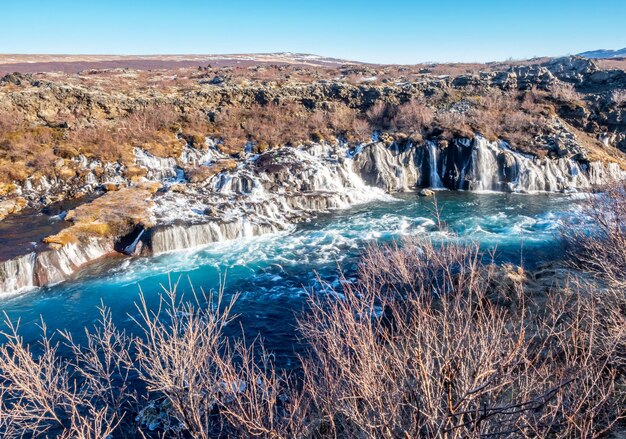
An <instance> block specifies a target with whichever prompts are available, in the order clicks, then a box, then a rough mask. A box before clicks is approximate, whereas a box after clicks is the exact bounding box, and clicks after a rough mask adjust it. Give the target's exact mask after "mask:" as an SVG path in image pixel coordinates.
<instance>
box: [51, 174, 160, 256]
mask: <svg viewBox="0 0 626 439" xmlns="http://www.w3.org/2000/svg"><path fill="white" fill-rule="evenodd" d="M158 187H159V185H158V184H157V185H154V184H139V185H137V186H133V187H128V188H121V189H120V190H118V191H113V192H107V193H106V194H104V195H103V196H101V197H99V198H96V199H95V200H93V201H92V202H90V203H87V204H83V205H81V206H78V207H77V208H76V209H74V210H71V211H69V212H68V214H67V216H66V217H65V219H66V220H67V221H70V222H71V223H72V225H71V226H70V227H68V228H66V229H63V230H61V231H60V232H59V233H57V234H56V235H51V236H48V237H46V238H44V242H45V243H47V244H51V245H53V246H57V247H60V246H64V245H66V244H69V243H75V242H77V241H80V240H82V239H86V238H90V237H93V236H99V237H114V238H115V237H119V236H124V235H126V234H128V233H130V232H131V231H132V230H133V229H134V228H135V227H136V226H137V225H140V226H142V227H150V226H152V225H153V224H152V222H153V219H152V217H151V213H150V207H151V205H152V201H151V198H152V194H153V193H154V192H155V191H156V190H157V189H158Z"/></svg>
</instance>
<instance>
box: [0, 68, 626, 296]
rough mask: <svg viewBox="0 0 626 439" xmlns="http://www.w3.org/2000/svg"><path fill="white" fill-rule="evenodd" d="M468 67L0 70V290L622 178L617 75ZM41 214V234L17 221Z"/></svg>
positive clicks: (625, 79) (624, 83)
mask: <svg viewBox="0 0 626 439" xmlns="http://www.w3.org/2000/svg"><path fill="white" fill-rule="evenodd" d="M481 67H482V68H483V70H476V71H468V72H464V73H457V74H454V75H435V74H432V73H430V72H429V71H428V70H429V69H423V68H419V69H417V70H416V69H413V70H411V68H410V67H401V66H395V67H394V66H381V67H377V68H374V67H367V66H354V65H346V66H341V67H336V68H333V69H317V70H316V69H313V70H303V69H301V68H295V67H290V68H288V67H285V66H275V67H271V68H272V69H273V70H272V74H271V75H270V76H271V78H272V80H267V78H266V76H267V72H266V70H267V68H269V67H267V66H256V67H246V69H240V70H236V69H232V68H219V69H215V68H212V67H210V66H208V67H200V68H199V69H193V70H186V71H185V70H180V71H178V72H177V73H176V75H175V76H174V77H170V79H167V81H166V82H165V85H161V86H158V87H157V86H154V87H153V86H152V85H150V84H151V82H150V81H164V79H163V75H165V73H168V72H150V73H146V72H138V71H137V72H135V71H118V70H112V71H108V70H105V71H94V72H81V73H79V74H76V75H64V76H55V75H45V74H40V75H20V74H15V75H7V76H5V77H3V78H2V79H1V80H0V116H2V117H0V128H1V129H0V134H1V135H0V169H1V170H3V174H2V175H0V177H1V178H0V221H2V220H3V219H4V218H7V217H9V218H11V221H12V222H11V224H15V225H14V227H16V228H18V229H20V228H22V227H23V228H24V229H28V228H34V229H36V230H35V231H32V230H31V231H30V232H29V233H17V232H19V230H18V231H17V232H16V233H14V234H11V236H13V235H15V237H11V238H10V239H7V245H5V246H4V247H5V248H7V247H10V251H9V250H5V251H4V252H3V251H2V248H3V247H2V246H0V296H1V295H9V294H16V293H18V292H20V291H24V290H27V289H31V288H36V287H41V286H46V285H52V284H55V283H59V282H62V281H64V280H66V279H68V278H70V277H71V276H73V275H74V274H75V273H76V272H78V271H80V270H81V269H82V268H83V267H85V266H86V265H88V264H90V263H92V262H93V261H95V260H98V259H100V258H103V257H106V256H107V255H111V254H123V255H129V256H131V257H133V256H152V255H156V254H160V253H165V252H169V251H176V250H181V249H187V248H194V247H199V246H203V245H207V244H210V243H212V242H216V241H224V240H230V239H237V238H241V237H248V236H254V235H260V234H267V233H273V232H279V231H284V230H288V229H290V228H292V227H293V226H294V224H296V223H298V222H300V221H304V220H306V219H309V218H311V217H312V216H315V215H316V214H318V213H319V212H326V211H330V210H334V209H341V208H346V207H349V206H353V205H355V204H357V203H364V202H368V201H372V200H377V199H386V198H388V197H390V196H391V195H390V194H393V193H394V192H407V191H419V190H420V189H425V190H424V191H423V194H430V193H431V190H465V191H483V192H485V191H494V192H518V193H535V192H576V191H590V190H593V189H594V188H596V187H601V186H605V185H608V184H611V183H613V182H615V181H619V180H623V179H624V178H625V177H626V154H625V153H624V151H626V124H625V123H624V120H625V114H626V113H625V112H626V106H625V105H626V98H625V96H626V94H623V93H622V92H620V90H622V91H623V89H624V88H625V87H626V71H623V70H602V69H600V68H599V67H598V66H597V65H596V64H595V63H594V62H593V61H590V60H586V59H582V58H577V57H568V58H560V59H553V60H547V61H542V62H540V63H535V64H533V63H531V62H528V63H521V64H520V63H518V64H515V63H513V64H511V65H503V66H500V67H497V66H495V67H494V66H490V65H483V66H481ZM179 74H180V77H179ZM238 75H239V76H238ZM337 75H338V76H337ZM379 76H380V77H383V78H384V79H382V80H379V78H378V77H379ZM59 78H60V79H59ZM264 78H265V79H264ZM372 78H373V79H372ZM112 79H115V80H119V81H120V83H119V84H117V85H116V87H117V88H115V87H108V88H107V84H108V81H110V80H112ZM146 87H147V88H146ZM70 108H71V109H72V111H71V112H70V111H69V110H68V109H70ZM70 113H71V114H70ZM3 118H4V119H3ZM13 119H16V120H18V122H19V123H17V122H16V123H14V121H13ZM135 131H137V132H135ZM257 133H259V135H257ZM306 139H308V140H306ZM37 148H38V149H37ZM20 151H21V152H20ZM40 155H41V156H43V158H42V157H40ZM55 203H56V205H60V206H64V207H61V208H60V211H59V212H57V213H55V216H54V220H52V219H50V221H49V224H47V223H46V222H45V221H43V222H42V221H40V220H41V218H40V219H38V220H36V221H35V220H33V215H36V214H37V212H39V211H44V210H45V209H50V206H53V205H55ZM20 215H22V216H20ZM44 217H45V215H44ZM5 221H6V220H5ZM52 223H54V224H52ZM0 224H1V223H0ZM5 224H6V223H5ZM0 229H1V227H0ZM39 230H40V231H39ZM7 236H8V235H7ZM20 237H21V238H20ZM20 239H21V240H20Z"/></svg>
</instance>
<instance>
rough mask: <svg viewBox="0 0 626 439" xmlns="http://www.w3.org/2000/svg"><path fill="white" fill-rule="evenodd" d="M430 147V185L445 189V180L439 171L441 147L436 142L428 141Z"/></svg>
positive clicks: (427, 144)
mask: <svg viewBox="0 0 626 439" xmlns="http://www.w3.org/2000/svg"><path fill="white" fill-rule="evenodd" d="M426 146H427V147H428V160H429V168H430V187H431V188H433V189H443V188H444V186H443V182H442V181H441V177H439V173H438V172H437V164H438V162H439V149H438V148H437V145H436V144H435V143H434V142H430V141H426Z"/></svg>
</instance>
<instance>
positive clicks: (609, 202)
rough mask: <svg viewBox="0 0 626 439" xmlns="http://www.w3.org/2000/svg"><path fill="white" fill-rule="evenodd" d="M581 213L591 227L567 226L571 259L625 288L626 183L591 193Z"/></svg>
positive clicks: (581, 266)
mask: <svg viewBox="0 0 626 439" xmlns="http://www.w3.org/2000/svg"><path fill="white" fill-rule="evenodd" d="M582 215H583V216H585V217H586V218H587V219H588V220H589V222H590V224H591V228H590V230H581V229H580V228H579V227H570V228H568V232H567V234H566V236H567V238H568V240H569V242H570V256H571V260H572V261H573V263H574V264H575V265H576V266H577V267H579V268H583V269H585V270H586V271H589V272H591V273H593V274H594V275H596V276H599V277H600V278H603V279H606V280H607V281H608V282H609V283H610V284H611V286H614V287H616V288H621V289H626V186H624V185H623V184H617V185H615V186H613V187H610V188H608V190H607V191H606V192H604V193H602V194H599V195H590V196H589V198H588V200H587V203H586V204H585V205H584V208H583V211H582Z"/></svg>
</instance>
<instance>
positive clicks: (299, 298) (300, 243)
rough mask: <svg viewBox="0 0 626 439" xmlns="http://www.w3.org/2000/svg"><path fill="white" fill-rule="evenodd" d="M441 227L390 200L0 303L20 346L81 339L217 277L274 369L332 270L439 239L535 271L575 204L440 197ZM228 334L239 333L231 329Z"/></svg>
mask: <svg viewBox="0 0 626 439" xmlns="http://www.w3.org/2000/svg"><path fill="white" fill-rule="evenodd" d="M437 200H438V208H439V211H440V216H441V220H442V221H443V222H444V223H445V225H446V227H447V228H448V230H449V231H450V234H444V233H441V231H440V230H439V228H438V227H437V225H436V215H435V214H434V211H433V208H434V206H433V199H432V198H419V197H416V196H414V195H401V196H397V200H396V201H390V202H381V201H377V202H375V203H370V204H365V205H360V206H356V207H354V208H351V209H348V210H343V211H337V212H334V213H330V214H324V215H320V216H318V217H317V218H316V219H314V220H312V221H311V222H308V223H303V224H300V225H298V226H297V227H295V228H294V230H292V231H290V232H285V233H282V234H279V235H272V236H264V237H257V238H253V239H245V240H237V241H232V242H224V243H217V244H214V245H211V246H208V247H206V248H204V249H201V250H196V251H193V252H179V253H172V254H166V255H162V256H159V257H155V258H151V259H133V260H131V259H122V258H120V259H117V260H110V261H107V262H106V263H101V264H98V265H97V266H94V267H92V268H91V269H90V270H88V271H87V272H85V273H83V274H81V275H80V276H79V277H77V278H76V279H74V280H72V281H70V282H66V283H64V284H61V285H57V286H55V287H52V288H46V289H41V290H38V291H34V292H30V293H27V294H24V295H22V296H19V297H15V298H12V299H5V300H4V301H2V302H0V308H2V309H3V310H4V311H5V312H6V313H7V314H8V315H9V316H10V317H11V318H12V319H17V318H20V320H21V332H22V334H24V336H25V339H26V340H33V339H34V337H35V336H36V335H37V334H38V329H37V326H36V324H37V323H38V322H39V321H40V318H43V319H44V320H45V321H46V323H47V324H48V328H49V330H55V329H68V330H70V331H72V332H74V333H75V334H76V335H77V336H78V338H79V339H80V335H81V334H82V328H83V327H84V326H86V325H87V326H89V325H91V324H93V323H94V321H95V320H96V319H97V318H98V310H97V307H98V306H99V305H100V304H101V303H104V304H105V305H107V306H108V307H110V308H111V309H112V312H113V315H114V317H115V320H116V323H117V325H118V326H120V327H123V328H126V329H129V330H131V331H133V330H135V329H136V328H135V326H134V325H135V324H134V323H133V322H132V319H131V318H130V317H129V315H136V314H137V312H136V309H135V305H134V303H135V302H136V301H137V300H138V297H139V287H141V289H142V290H143V292H144V294H145V296H146V299H147V302H148V304H151V305H155V306H156V304H157V302H158V294H159V292H160V291H162V289H161V286H160V285H161V284H167V283H168V282H169V281H170V280H171V281H172V282H175V281H176V280H178V279H180V290H182V291H183V292H184V291H189V283H190V282H191V283H193V285H194V286H195V287H196V288H197V289H199V288H203V289H205V290H210V289H217V288H219V285H220V279H223V278H225V291H226V295H227V296H229V295H232V294H233V293H235V292H239V293H240V294H241V297H240V298H239V300H238V302H237V305H236V307H235V311H236V312H237V313H238V314H240V317H239V319H238V323H241V326H242V327H243V330H244V331H245V332H246V334H247V336H255V335H259V334H260V335H262V337H263V338H264V340H265V344H266V346H267V347H269V348H270V349H271V350H272V351H274V353H275V354H276V356H277V359H278V360H279V362H281V363H283V364H284V365H286V366H287V367H288V366H289V364H290V362H291V360H292V358H293V354H294V349H295V347H294V346H296V343H295V334H294V325H295V316H297V315H298V314H299V313H301V312H302V310H303V309H304V307H305V303H306V298H307V295H308V293H309V292H310V291H311V289H314V288H316V286H318V282H319V280H320V279H321V280H323V281H324V282H329V283H331V284H334V285H338V270H339V269H341V270H343V271H344V273H345V274H346V275H347V276H348V277H349V276H351V275H353V274H354V270H355V267H356V264H357V263H358V258H359V254H360V252H361V251H362V250H363V248H364V247H365V246H366V245H367V244H368V243H371V242H374V241H389V240H393V239H401V238H402V237H403V236H405V235H418V236H432V237H435V238H437V239H457V238H451V236H455V235H456V236H459V237H461V238H463V239H474V240H476V241H478V242H480V244H481V246H482V247H483V248H484V249H485V250H495V254H496V258H497V259H498V260H499V261H510V262H513V263H516V264H520V263H522V262H523V264H524V265H526V266H527V267H533V266H536V265H538V264H541V263H543V262H546V261H549V260H552V259H555V258H558V256H559V255H560V253H561V251H562V248H561V246H560V238H559V231H560V229H561V226H562V224H563V223H564V221H566V220H568V219H570V218H573V217H576V215H577V212H578V209H577V204H578V201H577V198H573V197H569V196H565V195H516V194H472V193H467V192H465V193H464V192H439V193H438V195H437ZM231 330H232V331H234V333H236V332H237V331H241V327H240V326H239V324H236V325H232V329H231Z"/></svg>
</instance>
